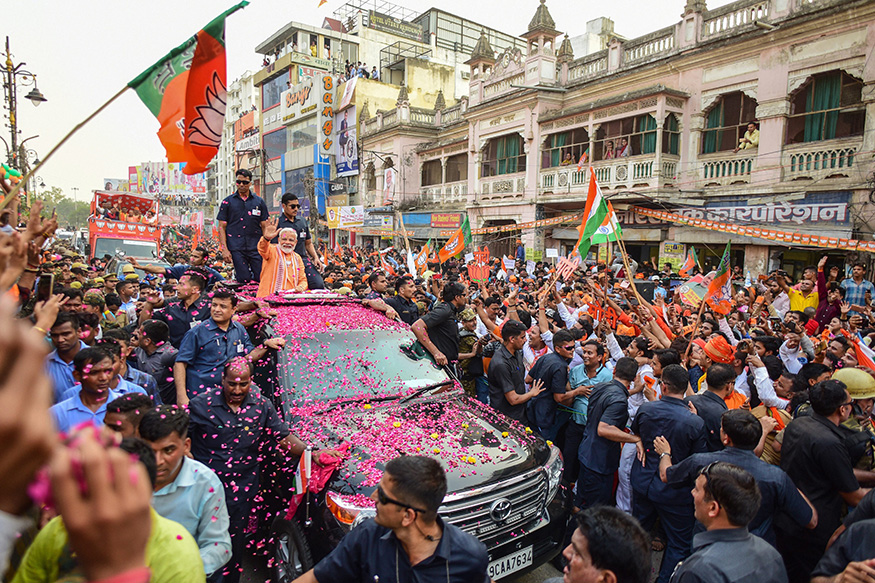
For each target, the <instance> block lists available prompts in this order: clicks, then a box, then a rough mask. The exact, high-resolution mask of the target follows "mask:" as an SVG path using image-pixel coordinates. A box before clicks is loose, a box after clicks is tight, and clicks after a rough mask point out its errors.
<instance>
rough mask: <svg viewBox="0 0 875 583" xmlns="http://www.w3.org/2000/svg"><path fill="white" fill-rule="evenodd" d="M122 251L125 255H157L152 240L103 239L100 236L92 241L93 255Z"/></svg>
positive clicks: (143, 256)
mask: <svg viewBox="0 0 875 583" xmlns="http://www.w3.org/2000/svg"><path fill="white" fill-rule="evenodd" d="M118 251H124V252H125V256H127V257H136V258H138V259H139V258H146V259H153V258H155V257H156V256H157V255H158V246H157V245H156V244H155V242H154V241H135V240H130V239H105V238H103V237H100V238H98V239H97V241H96V242H95V243H94V256H95V257H103V256H104V255H115V254H116V252H118Z"/></svg>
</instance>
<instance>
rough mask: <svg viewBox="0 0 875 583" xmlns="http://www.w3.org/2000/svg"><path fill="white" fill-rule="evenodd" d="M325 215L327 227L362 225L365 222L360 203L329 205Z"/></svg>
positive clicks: (339, 227) (363, 208) (343, 227)
mask: <svg viewBox="0 0 875 583" xmlns="http://www.w3.org/2000/svg"><path fill="white" fill-rule="evenodd" d="M325 215H326V218H327V219H328V220H327V222H328V228H329V229H346V228H349V227H363V226H364V224H365V207H363V206H362V205H356V206H330V207H328V209H327V212H326V213H325Z"/></svg>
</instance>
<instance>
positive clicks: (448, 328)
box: [410, 282, 467, 373]
mask: <svg viewBox="0 0 875 583" xmlns="http://www.w3.org/2000/svg"><path fill="white" fill-rule="evenodd" d="M441 299H443V301H442V302H441V303H439V304H438V305H436V306H435V307H434V309H432V310H431V311H430V312H429V313H427V314H425V315H424V316H422V317H421V318H419V319H418V320H417V321H415V322H414V323H413V325H412V326H411V327H410V329H411V330H412V331H413V333H414V334H415V335H416V339H417V340H418V341H419V343H420V344H422V346H423V347H424V348H425V349H426V350H427V351H428V352H429V354H431V356H432V358H433V359H434V362H435V364H437V365H438V366H447V367H449V370H450V372H453V373H455V364H454V363H455V361H457V360H458V359H459V324H458V321H457V320H456V313H457V312H459V311H460V310H461V309H462V308H464V307H465V304H466V303H467V297H466V288H465V284H463V283H459V282H453V283H448V284H447V285H445V286H444V290H443V292H442V293H441Z"/></svg>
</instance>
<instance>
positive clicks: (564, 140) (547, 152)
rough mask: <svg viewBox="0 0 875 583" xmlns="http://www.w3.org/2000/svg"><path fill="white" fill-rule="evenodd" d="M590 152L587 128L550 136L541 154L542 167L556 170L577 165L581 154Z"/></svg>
mask: <svg viewBox="0 0 875 583" xmlns="http://www.w3.org/2000/svg"><path fill="white" fill-rule="evenodd" d="M587 150H589V134H588V133H587V131H586V129H585V128H575V129H573V130H569V131H567V132H560V133H558V134H550V135H549V136H547V139H546V141H545V142H544V149H543V150H542V152H541V167H542V168H554V167H556V166H569V165H573V164H577V161H578V160H580V156H581V154H583V153H584V152H586V151H587Z"/></svg>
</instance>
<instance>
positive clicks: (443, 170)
mask: <svg viewBox="0 0 875 583" xmlns="http://www.w3.org/2000/svg"><path fill="white" fill-rule="evenodd" d="M446 183H447V157H446V156H444V157H443V158H441V192H443V186H444V185H445V184H446Z"/></svg>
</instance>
